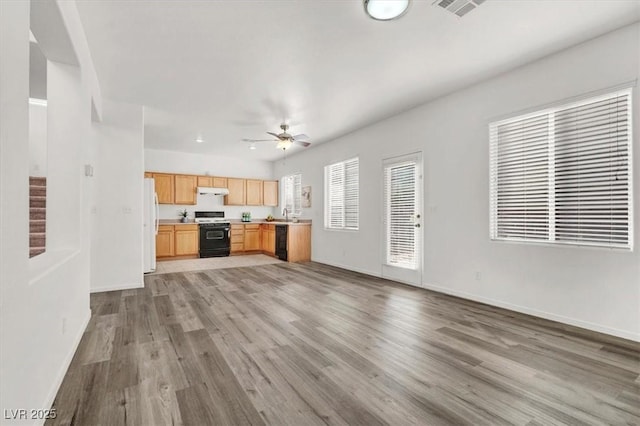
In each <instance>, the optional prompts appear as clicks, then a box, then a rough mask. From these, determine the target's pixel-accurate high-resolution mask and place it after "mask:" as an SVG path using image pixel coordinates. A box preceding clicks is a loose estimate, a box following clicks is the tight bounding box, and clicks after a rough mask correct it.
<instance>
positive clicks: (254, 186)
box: [246, 179, 262, 206]
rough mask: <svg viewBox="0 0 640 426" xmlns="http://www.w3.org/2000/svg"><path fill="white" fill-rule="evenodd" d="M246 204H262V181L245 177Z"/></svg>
mask: <svg viewBox="0 0 640 426" xmlns="http://www.w3.org/2000/svg"><path fill="white" fill-rule="evenodd" d="M246 201H247V205H248V206H261V205H262V181H261V180H256V179H247V200H246Z"/></svg>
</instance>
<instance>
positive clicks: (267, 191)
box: [262, 180, 278, 207]
mask: <svg viewBox="0 0 640 426" xmlns="http://www.w3.org/2000/svg"><path fill="white" fill-rule="evenodd" d="M262 201H263V205H265V206H269V207H277V206H278V181H277V180H265V181H264V182H263V183H262Z"/></svg>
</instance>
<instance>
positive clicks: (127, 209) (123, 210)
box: [122, 206, 132, 214]
mask: <svg viewBox="0 0 640 426" xmlns="http://www.w3.org/2000/svg"><path fill="white" fill-rule="evenodd" d="M131 212H132V209H131V207H128V206H124V207H122V213H124V214H131Z"/></svg>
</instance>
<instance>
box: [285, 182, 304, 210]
mask: <svg viewBox="0 0 640 426" xmlns="http://www.w3.org/2000/svg"><path fill="white" fill-rule="evenodd" d="M282 203H283V208H285V209H287V211H288V212H289V215H290V216H300V215H301V214H302V175H301V174H299V173H298V174H295V175H288V176H284V177H283V178H282Z"/></svg>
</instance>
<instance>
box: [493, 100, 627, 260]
mask: <svg viewBox="0 0 640 426" xmlns="http://www.w3.org/2000/svg"><path fill="white" fill-rule="evenodd" d="M489 128H490V146H491V237H492V238H493V239H504V240H523V241H545V242H552V243H566V244H580V245H598V246H607V247H621V248H629V249H630V248H631V246H632V241H633V233H632V199H631V194H632V192H631V155H630V153H631V140H632V138H631V91H630V90H625V91H622V92H616V93H613V94H608V95H604V96H599V97H597V98H591V99H587V100H584V101H580V102H576V103H573V104H570V105H563V106H559V107H555V108H550V109H547V110H544V111H540V112H538V113H534V114H528V115H526V116H521V117H515V118H512V119H509V120H505V121H501V122H497V123H492V124H490V126H489Z"/></svg>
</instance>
